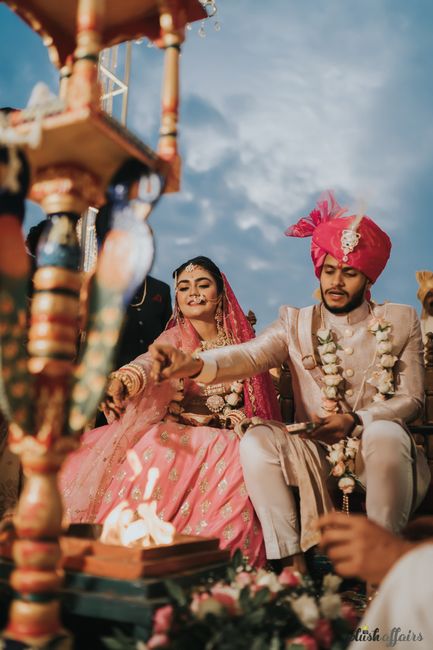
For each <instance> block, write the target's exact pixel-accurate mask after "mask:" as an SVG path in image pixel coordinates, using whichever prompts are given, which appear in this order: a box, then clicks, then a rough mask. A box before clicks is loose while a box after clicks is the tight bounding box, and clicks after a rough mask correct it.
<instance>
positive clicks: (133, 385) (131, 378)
mask: <svg viewBox="0 0 433 650" xmlns="http://www.w3.org/2000/svg"><path fill="white" fill-rule="evenodd" d="M110 379H118V380H119V381H121V382H122V384H123V385H124V386H125V388H126V390H127V391H128V395H129V396H130V397H133V396H134V395H138V393H141V391H142V390H144V388H145V386H146V383H147V376H146V373H145V371H144V368H143V367H142V366H141V365H140V364H138V363H134V362H131V363H128V364H127V365H126V366H122V367H121V368H120V369H119V370H116V371H115V372H112V373H111V375H110Z"/></svg>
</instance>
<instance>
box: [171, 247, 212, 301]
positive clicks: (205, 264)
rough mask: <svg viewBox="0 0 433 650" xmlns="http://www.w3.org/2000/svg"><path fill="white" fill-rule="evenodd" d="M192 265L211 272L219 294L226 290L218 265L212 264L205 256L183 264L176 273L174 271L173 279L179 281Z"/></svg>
mask: <svg viewBox="0 0 433 650" xmlns="http://www.w3.org/2000/svg"><path fill="white" fill-rule="evenodd" d="M190 264H193V265H194V266H200V267H201V268H202V269H206V271H209V273H211V274H212V276H213V277H214V279H215V282H216V285H217V290H218V294H220V293H222V291H223V289H224V282H223V278H222V275H221V271H220V270H219V268H218V267H217V265H216V264H215V263H214V262H212V260H211V259H209V257H205V256H204V255H199V256H198V257H193V258H192V259H190V260H188V261H187V262H184V263H183V264H181V265H180V266H179V267H178V268H177V269H176V270H175V271H173V278H174V279H175V280H177V278H178V277H179V274H180V273H182V271H184V270H185V269H186V267H187V266H189V265H190Z"/></svg>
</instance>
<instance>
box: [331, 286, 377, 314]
mask: <svg viewBox="0 0 433 650" xmlns="http://www.w3.org/2000/svg"><path fill="white" fill-rule="evenodd" d="M367 282H368V280H366V281H365V283H364V286H363V287H361V289H360V290H359V291H357V292H356V293H355V294H353V296H352V298H351V299H350V300H349V302H348V303H346V304H345V305H344V307H330V306H329V305H328V303H327V302H326V297H325V294H324V293H323V291H322V287H320V295H321V296H322V301H323V304H324V305H325V307H326V309H327V310H328V311H330V312H331V314H348V313H349V312H351V311H353V310H354V309H357V307H360V306H361V305H362V303H363V302H364V300H365V288H366V286H367Z"/></svg>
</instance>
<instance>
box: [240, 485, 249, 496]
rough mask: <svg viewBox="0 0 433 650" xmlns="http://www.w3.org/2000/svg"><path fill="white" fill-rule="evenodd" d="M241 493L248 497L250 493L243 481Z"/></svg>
mask: <svg viewBox="0 0 433 650" xmlns="http://www.w3.org/2000/svg"><path fill="white" fill-rule="evenodd" d="M239 494H240V495H241V497H246V496H247V495H248V492H247V488H246V487H245V483H241V486H240V488H239Z"/></svg>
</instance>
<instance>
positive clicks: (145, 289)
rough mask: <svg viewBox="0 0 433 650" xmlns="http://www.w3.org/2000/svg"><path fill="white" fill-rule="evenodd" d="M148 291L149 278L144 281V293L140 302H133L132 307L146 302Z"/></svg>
mask: <svg viewBox="0 0 433 650" xmlns="http://www.w3.org/2000/svg"><path fill="white" fill-rule="evenodd" d="M146 293H147V278H146V279H145V281H144V288H143V295H142V296H141V300H140V302H136V303H131V307H140V306H141V305H142V304H143V302H144V299H145V297H146Z"/></svg>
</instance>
